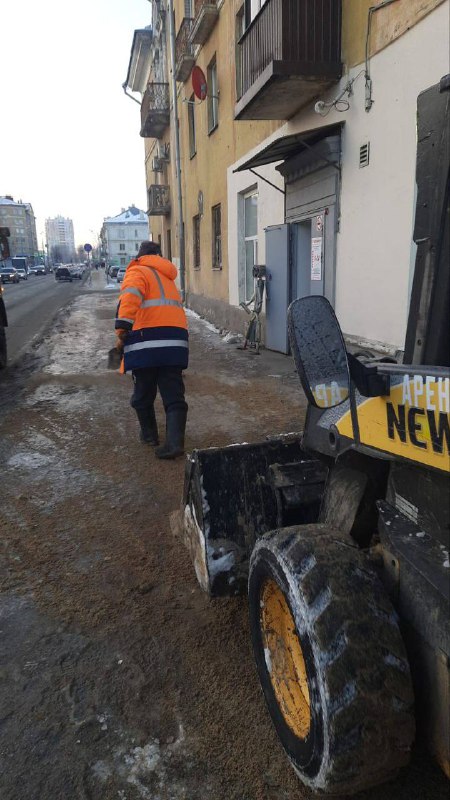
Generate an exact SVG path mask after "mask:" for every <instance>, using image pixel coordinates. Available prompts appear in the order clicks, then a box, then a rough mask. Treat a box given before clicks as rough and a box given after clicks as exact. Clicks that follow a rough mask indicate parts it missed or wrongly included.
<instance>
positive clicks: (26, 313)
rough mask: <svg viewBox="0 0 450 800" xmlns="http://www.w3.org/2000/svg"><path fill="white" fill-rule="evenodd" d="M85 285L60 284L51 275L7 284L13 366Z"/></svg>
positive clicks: (7, 334) (8, 336)
mask: <svg viewBox="0 0 450 800" xmlns="http://www.w3.org/2000/svg"><path fill="white" fill-rule="evenodd" d="M83 282H84V281H79V280H77V281H73V282H72V283H66V282H62V281H56V280H55V276H54V275H52V274H50V275H30V276H29V277H28V280H26V281H21V282H20V283H18V284H12V283H6V284H5V286H4V289H5V292H4V294H3V298H4V300H5V306H6V313H7V315H8V328H7V331H6V337H7V343H8V365H9V366H11V365H12V364H13V363H14V362H15V361H17V360H18V359H19V358H20V355H21V353H22V351H23V350H24V349H25V348H26V347H27V346H28V345H29V344H30V343H31V341H32V340H33V338H34V337H35V336H36V335H37V334H40V333H42V332H43V331H44V330H46V328H48V327H49V326H50V324H51V322H52V320H53V318H54V317H55V314H57V313H58V311H59V310H60V309H61V308H62V307H63V306H65V305H66V304H67V302H68V301H69V300H70V299H71V298H72V297H74V296H75V295H77V294H78V293H79V291H80V287H81V285H82V283H83Z"/></svg>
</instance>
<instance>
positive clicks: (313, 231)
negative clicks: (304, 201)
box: [289, 211, 325, 303]
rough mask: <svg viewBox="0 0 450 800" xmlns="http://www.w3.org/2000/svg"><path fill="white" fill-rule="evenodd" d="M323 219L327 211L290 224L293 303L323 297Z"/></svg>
mask: <svg viewBox="0 0 450 800" xmlns="http://www.w3.org/2000/svg"><path fill="white" fill-rule="evenodd" d="M324 219H325V211H323V212H321V213H320V214H315V215H314V216H313V217H308V218H307V219H304V220H301V221H300V222H293V223H292V224H291V281H290V289H291V290H290V296H289V300H290V302H291V303H292V301H293V300H296V298H297V297H309V295H315V294H319V295H323V294H324V286H325V275H324V266H325V237H324Z"/></svg>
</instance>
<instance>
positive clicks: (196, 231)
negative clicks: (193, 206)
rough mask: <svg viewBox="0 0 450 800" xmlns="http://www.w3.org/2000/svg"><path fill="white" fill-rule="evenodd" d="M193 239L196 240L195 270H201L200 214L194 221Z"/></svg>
mask: <svg viewBox="0 0 450 800" xmlns="http://www.w3.org/2000/svg"><path fill="white" fill-rule="evenodd" d="M192 223H193V239H194V269H200V214H197V215H196V216H195V217H194V218H193V220H192Z"/></svg>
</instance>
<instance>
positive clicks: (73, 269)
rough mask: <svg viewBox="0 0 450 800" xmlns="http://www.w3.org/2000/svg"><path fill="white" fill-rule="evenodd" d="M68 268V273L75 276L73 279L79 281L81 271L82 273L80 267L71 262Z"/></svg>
mask: <svg viewBox="0 0 450 800" xmlns="http://www.w3.org/2000/svg"><path fill="white" fill-rule="evenodd" d="M69 270H70V273H71V275H72V278H75V279H77V280H80V281H81V278H82V277H83V273H82V271H81V269H80V267H77V266H75V265H74V264H71V265H70V267H69Z"/></svg>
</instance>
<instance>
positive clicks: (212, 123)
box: [207, 56, 219, 133]
mask: <svg viewBox="0 0 450 800" xmlns="http://www.w3.org/2000/svg"><path fill="white" fill-rule="evenodd" d="M207 81H208V98H207V99H208V133H212V132H213V131H214V130H215V129H216V128H217V126H218V124H219V86H218V82H217V64H216V57H215V56H214V58H213V60H212V61H211V62H210V64H209V66H208V69H207Z"/></svg>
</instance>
